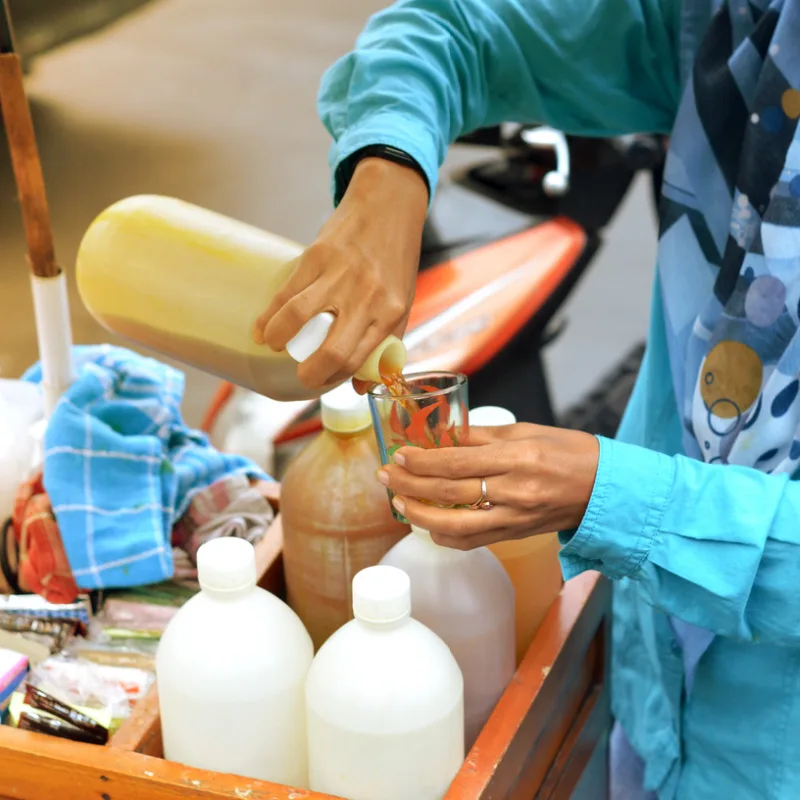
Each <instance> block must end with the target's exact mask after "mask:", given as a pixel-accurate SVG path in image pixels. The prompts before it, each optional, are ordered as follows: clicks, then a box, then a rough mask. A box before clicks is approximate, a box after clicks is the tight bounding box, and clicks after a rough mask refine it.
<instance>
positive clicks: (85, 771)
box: [0, 517, 610, 800]
mask: <svg viewBox="0 0 800 800" xmlns="http://www.w3.org/2000/svg"><path fill="white" fill-rule="evenodd" d="M281 547H282V533H281V523H280V517H278V519H277V520H276V522H275V523H274V524H273V526H272V527H271V528H270V530H269V532H268V534H267V536H266V537H265V538H264V539H263V540H262V542H261V543H260V544H259V546H258V548H257V558H258V567H259V574H260V575H261V580H260V585H261V586H263V587H264V588H266V589H269V590H270V591H273V592H275V593H276V594H278V595H283V592H284V583H283V564H282V557H281ZM609 634H610V588H609V585H608V583H607V581H605V579H603V578H602V577H600V576H599V575H597V574H595V573H586V574H583V575H580V576H578V577H577V578H574V579H573V580H571V581H569V582H567V583H566V584H565V586H564V588H563V590H562V592H561V594H560V595H559V597H558V598H557V599H556V601H555V603H554V604H553V606H552V608H551V609H550V611H549V613H548V615H547V617H546V619H545V621H544V623H543V625H542V628H541V629H540V631H539V633H538V635H537V637H536V639H535V640H534V642H533V644H532V645H531V647H530V649H529V651H528V654H527V656H526V657H525V659H524V661H523V662H522V664H521V665H520V668H519V670H518V671H517V673H516V675H515V676H514V678H513V680H512V681H511V683H510V684H509V686H508V689H507V690H506V692H505V694H504V695H503V697H502V698H501V700H500V702H499V704H498V705H497V708H496V709H495V711H494V713H493V714H492V717H491V719H490V720H489V722H488V723H487V725H486V727H485V728H484V730H483V732H482V733H481V735H480V737H479V739H478V741H477V743H476V744H475V746H474V747H473V749H472V751H471V752H470V753H469V755H468V757H467V759H466V760H465V762H464V765H463V766H462V768H461V770H460V771H459V773H458V775H457V776H456V778H455V780H454V781H453V784H452V786H451V787H450V790H449V791H448V793H447V796H446V800H500V799H501V798H502V799H503V800H506V799H507V800H533V798H537V799H541V800H568V798H571V797H572V796H573V792H574V791H575V789H576V787H577V786H578V785H579V784H581V786H582V787H583V786H586V785H587V783H588V784H590V785H591V789H590V791H589V793H588V795H587V796H588V797H590V798H591V800H602V798H604V797H606V793H607V789H606V785H605V778H604V775H605V770H604V761H605V758H604V752H602V751H604V749H605V747H606V742H607V735H608V730H609V728H610V706H609V685H608V653H609V647H610V640H609ZM590 764H592V765H596V764H599V765H601V766H600V768H599V769H598V770H597V772H596V773H592V774H585V773H586V772H587V766H588V765H590ZM592 769H594V767H592ZM582 779H583V780H582ZM327 797H328V795H323V794H320V793H317V792H309V791H306V790H301V789H294V788H291V787H286V786H280V785H277V784H272V783H268V782H265V781H257V780H251V779H247V778H239V777H236V776H232V775H223V774H220V773H213V772H208V771H205V770H199V769H192V768H189V767H184V766H181V765H179V764H175V763H172V762H169V761H165V760H164V759H163V753H162V744H161V731H160V721H159V715H158V696H157V687H154V688H153V689H152V690H151V691H150V693H149V694H148V695H147V696H146V697H145V698H144V699H143V700H142V701H141V702H140V703H139V704H138V706H137V707H136V709H135V711H134V713H133V715H132V716H131V718H130V719H129V720H128V721H127V722H126V723H125V725H123V727H122V728H121V729H120V730H119V731H118V732H117V734H116V735H115V736H114V737H113V739H112V741H111V742H110V744H109V746H108V747H98V746H95V745H86V744H80V743H75V742H69V741H65V740H61V739H56V738H52V737H48V736H44V735H41V734H36V733H30V732H28V731H20V730H16V729H13V728H9V727H7V726H0V798H2V800H10V799H11V798H13V800H173V799H174V798H200V799H202V798H208V800H212V798H213V799H214V800H223V798H225V800H301V798H302V800H325V798H327ZM409 800H414V798H409Z"/></svg>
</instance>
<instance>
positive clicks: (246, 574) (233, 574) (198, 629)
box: [156, 537, 313, 788]
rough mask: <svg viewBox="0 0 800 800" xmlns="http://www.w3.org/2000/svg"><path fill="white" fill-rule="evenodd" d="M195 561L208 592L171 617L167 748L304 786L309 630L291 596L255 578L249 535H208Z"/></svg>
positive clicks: (165, 660) (163, 699)
mask: <svg viewBox="0 0 800 800" xmlns="http://www.w3.org/2000/svg"><path fill="white" fill-rule="evenodd" d="M197 569H198V577H199V580H200V586H201V587H202V591H201V592H200V593H199V594H198V595H196V596H195V597H193V598H192V599H191V600H189V602H188V603H186V605H185V606H183V608H181V609H180V611H178V613H177V614H176V615H175V617H174V618H173V620H172V621H171V622H170V624H169V626H168V627H167V629H166V630H165V631H164V635H163V637H162V639H161V643H160V645H159V648H158V654H157V659H156V672H157V679H158V697H159V704H160V707H161V726H162V733H163V737H164V755H165V757H166V758H167V759H169V760H170V761H177V762H179V763H181V764H186V765H188V766H192V767H200V768H202V769H207V770H212V771H215V772H227V773H232V774H235V775H242V776H245V777H250V778H260V779H262V780H269V781H274V782H276V783H283V784H287V785H289V786H296V787H299V788H306V787H307V785H308V761H307V750H306V728H305V708H304V706H305V698H304V690H305V679H306V675H307V673H308V668H309V666H310V664H311V659H312V657H313V647H312V644H311V637H310V636H309V635H308V633H307V632H306V630H305V628H303V625H302V623H301V622H300V620H299V619H298V618H297V616H296V614H295V613H294V612H293V611H292V610H291V609H290V608H289V607H288V606H287V605H286V604H285V603H283V602H282V601H281V600H279V599H278V598H277V597H275V596H274V595H272V594H270V593H269V592H266V591H264V590H263V589H260V588H258V587H257V586H256V561H255V551H254V549H253V546H252V545H251V544H250V543H249V542H246V541H245V540H243V539H238V538H234V537H225V538H220V539H215V540H212V541H210V542H207V543H206V544H204V545H203V546H202V547H201V548H200V549H199V550H198V551H197Z"/></svg>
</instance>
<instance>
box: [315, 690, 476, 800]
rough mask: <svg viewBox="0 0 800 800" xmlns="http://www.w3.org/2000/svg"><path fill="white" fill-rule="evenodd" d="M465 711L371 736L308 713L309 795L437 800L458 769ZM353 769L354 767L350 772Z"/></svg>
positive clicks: (459, 707)
mask: <svg viewBox="0 0 800 800" xmlns="http://www.w3.org/2000/svg"><path fill="white" fill-rule="evenodd" d="M463 713H464V709H463V704H462V703H461V702H457V703H456V705H454V706H453V707H452V709H451V710H450V711H449V712H448V713H447V714H445V715H444V716H443V717H440V718H439V719H438V720H434V721H433V722H430V723H429V724H427V725H425V726H423V727H420V728H411V729H409V730H407V731H404V732H402V733H392V734H375V733H365V732H360V731H356V730H352V729H349V728H347V727H344V726H342V725H341V724H334V723H331V722H328V721H327V720H325V719H323V718H322V717H321V716H319V714H317V713H316V712H315V711H314V710H313V709H310V710H309V713H308V740H309V749H310V750H312V751H314V752H316V753H321V754H324V755H323V757H317V758H315V759H313V760H312V764H311V768H310V775H309V779H310V780H309V783H310V787H311V789H312V791H316V792H325V793H327V794H332V795H336V796H337V797H346V798H348V800H440V798H443V797H444V796H445V794H446V793H447V789H448V787H449V785H450V782H451V778H452V776H453V775H455V774H456V773H457V772H458V770H459V769H460V767H461V763H462V761H463V758H464V749H463V742H462V740H461V736H460V735H459V736H453V731H454V730H460V727H461V718H462V717H463ZM353 765H358V768H357V769H353Z"/></svg>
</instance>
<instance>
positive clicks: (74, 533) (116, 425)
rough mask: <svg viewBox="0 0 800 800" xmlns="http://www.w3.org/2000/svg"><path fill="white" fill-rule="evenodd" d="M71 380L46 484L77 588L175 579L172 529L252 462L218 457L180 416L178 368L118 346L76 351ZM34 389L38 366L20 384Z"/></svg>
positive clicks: (53, 432)
mask: <svg viewBox="0 0 800 800" xmlns="http://www.w3.org/2000/svg"><path fill="white" fill-rule="evenodd" d="M75 360H76V372H77V376H78V377H77V379H76V381H75V382H74V383H73V385H72V386H71V387H70V388H69V389H68V390H67V392H66V393H65V394H64V396H63V397H62V398H61V400H60V401H59V403H58V405H57V406H56V409H55V411H54V412H53V415H52V417H51V419H50V421H49V424H48V427H47V431H46V433H45V441H44V447H45V452H44V485H45V489H46V490H47V493H48V495H49V497H50V501H51V503H52V506H53V511H54V513H55V516H56V520H57V521H58V525H59V529H60V531H61V537H62V539H63V542H64V549H65V550H66V554H67V558H68V560H69V563H70V567H71V568H72V572H73V574H74V576H75V580H76V582H77V584H78V586H79V587H80V588H82V589H100V588H120V587H127V586H140V585H143V584H148V583H156V582H158V581H161V580H165V579H167V578H170V577H171V576H172V571H173V566H172V548H171V545H170V537H171V533H172V526H173V524H174V523H175V521H176V520H177V519H178V518H180V516H181V515H182V514H183V512H184V511H185V510H186V509H187V508H188V506H189V503H190V502H191V499H192V497H193V496H194V494H195V493H197V492H198V491H200V490H201V489H203V488H205V487H206V486H208V485H210V484H212V483H214V482H215V481H217V480H219V479H220V478H223V477H225V476H226V475H230V474H233V473H244V474H246V475H248V476H250V477H253V478H261V479H264V480H268V478H267V476H266V475H264V474H263V473H262V472H261V470H260V469H258V468H257V467H256V466H255V464H253V463H252V462H250V461H249V460H248V459H245V458H242V457H240V456H234V455H227V454H223V453H219V452H218V451H217V450H215V449H214V448H213V447H212V446H211V445H210V444H209V442H208V439H207V438H206V436H205V434H203V433H201V432H199V431H195V430H191V429H190V428H188V427H187V426H186V425H185V424H184V422H183V420H182V418H181V412H180V404H181V399H182V398H183V389H184V378H183V374H182V373H180V372H178V371H177V370H175V369H173V368H172V367H169V366H167V365H165V364H162V363H160V362H158V361H155V360H153V359H151V358H145V357H143V356H140V355H137V354H136V353H133V352H131V351H129V350H125V349H123V348H121V347H111V346H110V345H100V346H91V347H76V348H75ZM24 377H25V378H26V379H27V380H30V381H33V382H37V383H38V382H39V381H40V380H41V370H40V367H39V365H38V364H37V365H36V366H34V367H32V368H31V369H30V370H29V371H28V372H27V373H26V374H25V376H24Z"/></svg>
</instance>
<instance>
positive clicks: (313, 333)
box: [286, 311, 408, 383]
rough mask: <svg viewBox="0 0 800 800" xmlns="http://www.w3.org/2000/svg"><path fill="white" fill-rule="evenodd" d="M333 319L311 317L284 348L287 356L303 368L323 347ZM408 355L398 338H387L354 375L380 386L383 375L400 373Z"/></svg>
mask: <svg viewBox="0 0 800 800" xmlns="http://www.w3.org/2000/svg"><path fill="white" fill-rule="evenodd" d="M335 321H336V317H335V316H334V315H333V314H331V313H330V311H323V312H322V313H320V314H317V315H315V316H313V317H312V318H311V319H310V320H309V321H308V322H306V324H305V325H303V327H302V328H300V330H299V331H298V332H297V334H296V335H295V336H294V337H293V338H292V339H291V340H290V341H289V342H288V343H287V344H286V352H287V353H288V354H289V355H290V356H291V357H292V358H293V359H294V360H295V361H297V363H298V364H302V363H303V361H305V360H306V359H308V358H311V356H312V355H314V353H316V352H317V350H319V348H320V347H322V344H323V342H324V341H325V339H326V337H327V336H328V333H329V331H330V329H331V326H332V325H333V323H334V322H335ZM407 357H408V353H407V351H406V346H405V345H404V344H403V342H402V341H401V340H400V339H398V338H397V336H387V337H386V338H385V339H384V340H383V341H382V342H381V343H380V344H379V345H378V346H377V347H376V348H375V349H374V350H373V351H372V352H371V353H370V354H369V357H368V358H367V360H366V361H365V362H364V364H363V366H362V367H361V368H360V369H359V370H358V372H356V375H355V376H356V378H358V379H359V380H362V381H371V382H372V383H379V382H380V381H381V377H382V376H383V375H392V374H396V373H399V372H402V370H403V368H404V367H405V365H406V358H407Z"/></svg>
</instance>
